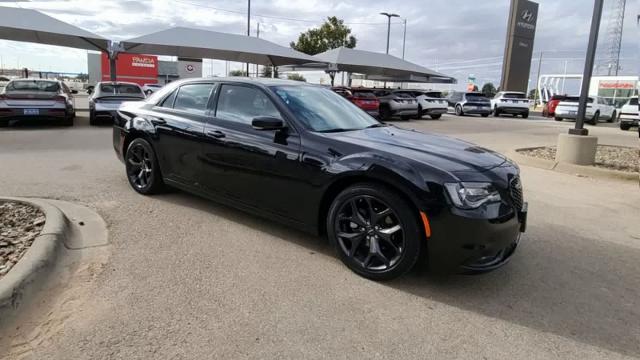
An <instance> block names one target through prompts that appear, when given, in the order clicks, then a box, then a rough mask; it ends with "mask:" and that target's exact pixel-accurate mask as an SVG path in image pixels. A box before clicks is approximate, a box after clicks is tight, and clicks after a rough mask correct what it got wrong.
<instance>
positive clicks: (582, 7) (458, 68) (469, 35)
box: [0, 0, 640, 86]
mask: <svg viewBox="0 0 640 360" xmlns="http://www.w3.org/2000/svg"><path fill="white" fill-rule="evenodd" d="M612 1H614V0H605V13H604V16H603V22H602V24H601V30H600V33H601V36H600V45H603V44H604V43H605V40H606V38H607V15H608V9H609V7H610V6H611V3H612ZM638 2H639V0H627V7H626V13H625V24H624V33H623V40H622V50H621V58H622V64H621V65H622V71H621V74H628V75H636V74H638V59H639V58H640V56H639V55H640V53H639V43H640V41H639V39H640V37H639V36H638V35H639V30H638V26H637V25H636V16H637V14H639V13H640V7H639V4H638ZM538 3H539V14H538V20H537V32H536V38H535V44H534V60H533V63H532V67H531V75H532V78H535V76H536V72H537V70H538V56H539V54H540V52H541V51H542V52H543V58H542V64H541V73H542V74H550V73H556V74H557V73H563V72H564V71H565V64H566V71H567V73H569V74H572V73H573V74H576V73H582V70H583V66H584V56H585V51H586V47H587V41H588V33H589V28H590V22H591V14H592V11H593V0H539V1H538ZM0 6H20V7H23V8H30V9H36V10H40V11H43V12H45V13H46V14H48V15H50V16H53V17H55V18H57V19H59V20H62V21H65V22H68V23H71V24H73V25H76V26H79V27H81V28H83V29H85V30H88V31H91V32H94V33H96V34H99V35H102V36H104V37H106V38H109V39H114V40H124V39H126V38H130V37H135V36H139V35H144V34H148V33H151V32H155V31H158V30H162V29H165V28H169V27H173V26H186V27H189V26H191V27H199V28H205V29H209V30H214V31H222V32H228V33H236V34H246V31H247V17H246V11H247V2H246V1H243V0H236V1H231V0H209V1H206V0H152V1H151V0H148V1H140V0H111V1H98V0H69V1H20V2H15V1H4V0H0ZM383 11H386V12H393V13H396V14H399V15H400V16H401V17H402V19H404V18H406V20H407V33H406V45H405V58H406V59H407V60H409V61H412V62H414V63H417V64H419V65H422V66H426V67H428V68H432V69H434V70H438V71H440V72H443V73H445V74H447V75H450V76H453V77H456V78H457V79H458V81H459V83H460V84H459V86H464V83H466V79H467V77H468V76H469V75H470V74H473V75H474V76H475V77H476V79H477V80H476V81H477V83H478V84H479V85H482V84H484V83H485V82H493V83H494V84H496V85H497V84H499V82H500V76H501V66H502V56H503V51H504V44H505V38H506V28H507V16H508V12H509V0H402V1H399V0H394V1H389V0H387V1H381V0H343V1H338V0H304V1H301V0H299V1H293V0H253V1H251V12H252V17H251V33H252V35H253V36H255V35H256V30H257V26H258V23H259V24H260V37H261V38H264V39H267V40H269V41H272V42H275V43H277V44H280V45H283V46H288V45H289V43H290V42H291V41H295V40H296V39H297V37H298V35H299V34H300V33H301V32H304V31H305V30H307V29H309V28H311V27H317V26H319V25H320V24H321V23H322V22H323V20H324V19H326V17H327V16H337V17H339V18H341V19H343V20H344V21H345V23H346V24H347V25H348V26H349V27H351V29H352V33H353V35H354V36H356V38H357V40H358V42H357V46H356V48H358V49H363V50H369V51H379V52H384V51H385V45H386V31H387V27H386V17H384V16H382V15H379V13H380V12H383ZM402 19H398V18H395V19H393V22H392V25H391V36H390V48H389V53H390V54H392V55H395V56H398V57H400V56H402V39H403V24H402ZM600 50H601V49H599V53H598V57H599V56H601V55H602V54H603V52H600ZM0 62H1V65H2V66H3V67H28V68H32V69H38V70H45V71H59V72H72V73H79V72H86V71H87V60H86V51H84V50H75V49H69V48H62V47H55V46H48V45H39V44H29V43H19V42H12V41H6V40H0ZM234 68H240V64H232V65H231V69H234ZM601 71H606V70H605V69H603V68H597V69H596V72H601ZM224 72H225V62H222V61H210V62H206V63H205V66H204V73H205V74H204V75H224ZM305 75H306V74H305ZM306 77H307V78H308V79H309V80H311V81H318V79H319V75H313V74H310V75H307V76H306Z"/></svg>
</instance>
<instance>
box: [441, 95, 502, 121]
mask: <svg viewBox="0 0 640 360" xmlns="http://www.w3.org/2000/svg"><path fill="white" fill-rule="evenodd" d="M447 102H448V103H449V109H451V110H452V111H454V112H455V113H456V115H458V116H464V115H467V114H479V115H482V117H487V116H489V114H491V111H492V110H491V100H489V98H487V97H486V95H485V94H483V93H479V92H460V91H453V92H451V93H449V96H448V97H447Z"/></svg>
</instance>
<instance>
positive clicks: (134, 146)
mask: <svg viewBox="0 0 640 360" xmlns="http://www.w3.org/2000/svg"><path fill="white" fill-rule="evenodd" d="M125 168H126V172H127V179H128V180H129V184H130V185H131V187H132V188H133V189H134V190H135V191H137V192H138V193H140V194H143V195H151V194H156V193H159V192H161V191H162V190H163V189H164V182H163V181H162V174H161V173H160V167H159V166H158V159H157V158H156V153H155V151H153V147H151V144H149V142H148V141H146V140H145V139H142V138H137V139H134V140H133V141H132V142H131V144H130V145H129V147H128V148H127V153H126V155H125Z"/></svg>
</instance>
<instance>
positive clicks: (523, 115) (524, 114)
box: [522, 111, 529, 119]
mask: <svg viewBox="0 0 640 360" xmlns="http://www.w3.org/2000/svg"><path fill="white" fill-rule="evenodd" d="M528 117H529V112H528V111H527V112H526V113H523V114H522V118H523V119H526V118H528Z"/></svg>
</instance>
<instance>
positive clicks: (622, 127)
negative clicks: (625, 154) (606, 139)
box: [620, 123, 631, 130]
mask: <svg viewBox="0 0 640 360" xmlns="http://www.w3.org/2000/svg"><path fill="white" fill-rule="evenodd" d="M620 129H621V130H629V129H631V125H629V124H623V123H620Z"/></svg>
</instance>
